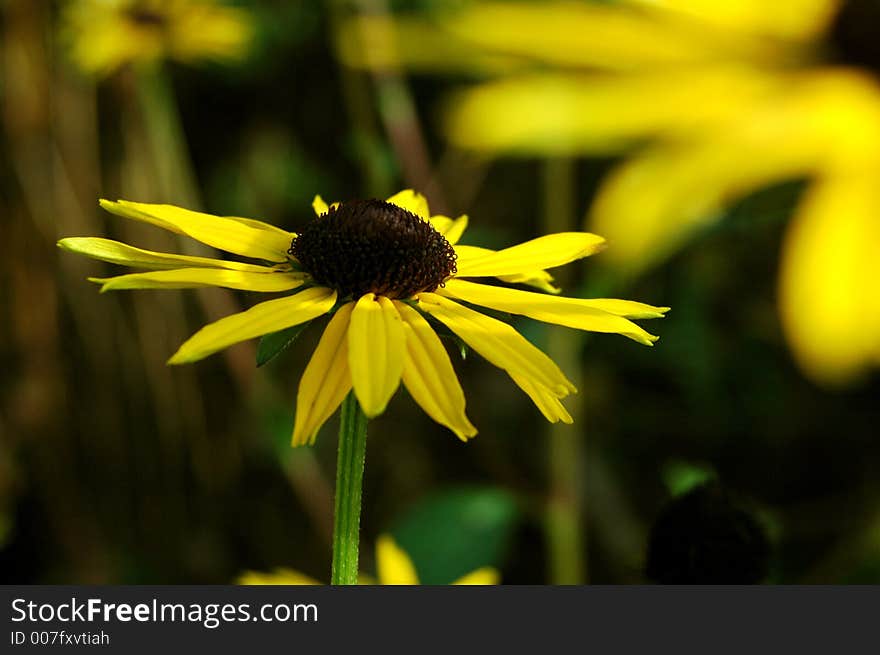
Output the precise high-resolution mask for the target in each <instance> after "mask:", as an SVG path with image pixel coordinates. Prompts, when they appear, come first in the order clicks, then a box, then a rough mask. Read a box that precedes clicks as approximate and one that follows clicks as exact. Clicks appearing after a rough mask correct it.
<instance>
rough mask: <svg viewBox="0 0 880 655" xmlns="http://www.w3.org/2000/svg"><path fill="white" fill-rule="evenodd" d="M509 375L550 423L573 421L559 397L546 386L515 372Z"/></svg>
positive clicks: (570, 422) (568, 422) (569, 422)
mask: <svg viewBox="0 0 880 655" xmlns="http://www.w3.org/2000/svg"><path fill="white" fill-rule="evenodd" d="M510 377H511V379H512V380H513V381H514V382H515V383H516V386H518V387H519V388H520V389H522V390H523V391H525V392H526V395H528V397H529V398H531V399H532V402H533V403H535V407H537V408H538V409H539V410H540V412H541V414H543V415H544V418H546V419H547V420H548V421H550V422H551V423H558V422H559V421H562V422H563V423H567V424H569V425H570V424H572V423H574V420H573V419H572V418H571V414H569V413H568V410H566V409H565V407H564V406H563V404H562V403H561V402H560V400H559V398H557V397H556V394H554V393H553V392H552V391H550V390H549V389H548V388H547V387H545V386H543V385H540V384H537V383H535V382H533V381H532V380H530V379H529V378H526V377H524V376H522V375H517V374H515V373H510Z"/></svg>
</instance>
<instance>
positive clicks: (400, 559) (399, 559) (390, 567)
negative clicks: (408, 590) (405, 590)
mask: <svg viewBox="0 0 880 655" xmlns="http://www.w3.org/2000/svg"><path fill="white" fill-rule="evenodd" d="M376 573H377V575H378V577H379V584H383V585H416V584H419V576H418V574H417V573H416V568H415V566H413V563H412V560H411V559H410V558H409V555H407V554H406V553H405V552H403V549H401V548H400V546H398V545H397V544H396V543H395V542H394V539H392V538H391V537H390V536H389V535H381V536H380V537H379V538H378V539H377V540H376Z"/></svg>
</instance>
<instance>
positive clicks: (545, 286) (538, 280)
mask: <svg viewBox="0 0 880 655" xmlns="http://www.w3.org/2000/svg"><path fill="white" fill-rule="evenodd" d="M494 252H497V251H496V250H490V249H489V248H480V247H479V246H460V245H457V246H455V254H456V256H457V257H458V261H459V262H462V263H465V262H467V261H468V260H473V259H477V258H480V257H484V256H486V255H488V254H491V253H494ZM496 277H497V278H498V279H499V280H504V281H505V282H510V283H511V284H527V285H529V286H532V287H535V288H536V289H541V290H542V291H546V292H547V293H559V292H560V291H562V290H561V289H560V288H559V287H556V286H554V285H553V276H552V275H550V273H548V272H547V271H542V270H539V269H536V270H532V271H525V272H522V273H515V274H513V275H498V276H496Z"/></svg>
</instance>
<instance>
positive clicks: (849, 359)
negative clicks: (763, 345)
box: [780, 167, 880, 385]
mask: <svg viewBox="0 0 880 655" xmlns="http://www.w3.org/2000/svg"><path fill="white" fill-rule="evenodd" d="M878 179H880V167H876V168H874V169H873V170H851V171H849V172H847V173H843V172H841V173H839V174H838V175H836V176H833V177H828V178H825V179H822V180H819V181H817V182H816V183H815V184H814V185H813V187H812V188H811V189H810V190H809V191H808V193H807V196H806V197H805V198H804V200H803V202H802V206H801V207H800V209H799V210H798V214H797V216H796V217H795V220H794V223H793V224H792V225H791V227H790V228H789V232H788V234H787V235H786V237H785V242H784V245H783V253H782V268H781V278H780V309H781V312H782V323H783V327H784V328H785V334H786V336H787V338H788V340H789V342H790V343H791V346H792V349H793V350H794V354H795V356H796V359H797V361H798V363H799V364H800V365H801V367H802V368H803V370H804V371H805V372H806V373H807V374H808V375H809V376H810V377H812V378H813V379H814V380H816V381H818V382H821V383H826V384H829V385H836V384H844V383H847V382H852V381H854V380H855V379H856V378H858V377H859V376H861V375H862V374H864V373H865V372H866V371H867V369H868V368H869V367H871V366H872V365H876V364H878V363H880V286H878V280H880V220H878V219H880V187H878V184H877V180H878Z"/></svg>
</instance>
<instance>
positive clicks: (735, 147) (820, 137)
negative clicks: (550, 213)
mask: <svg viewBox="0 0 880 655" xmlns="http://www.w3.org/2000/svg"><path fill="white" fill-rule="evenodd" d="M781 80H782V81H787V82H788V86H787V87H786V88H784V90H780V92H779V93H778V94H775V95H773V96H771V97H769V98H768V99H767V100H766V102H764V103H762V104H761V105H755V106H752V107H751V108H750V110H749V111H748V112H746V113H745V114H744V115H743V116H742V117H741V119H739V120H736V121H732V122H731V123H729V124H723V125H719V126H717V127H716V129H714V130H713V131H712V132H711V135H710V134H707V135H706V137H705V138H704V139H702V140H697V141H686V142H679V143H664V144H660V145H658V146H654V147H652V148H649V149H646V150H644V151H642V153H641V154H639V155H638V156H637V157H635V158H634V159H631V160H630V161H628V162H627V163H625V164H623V165H622V166H621V167H620V168H619V169H618V170H617V171H615V172H614V173H612V175H611V176H610V177H609V178H608V179H606V181H605V183H604V184H603V186H602V188H601V190H600V192H599V193H598V195H597V197H596V199H595V201H594V203H593V206H592V208H591V212H590V217H589V225H590V227H591V228H592V229H595V230H598V231H601V233H602V234H604V235H605V236H606V237H607V239H608V244H609V249H608V255H607V260H606V261H608V262H609V263H612V264H615V265H617V266H619V267H621V268H625V269H627V270H628V271H630V272H635V271H638V270H639V269H643V268H645V267H647V266H650V265H652V264H654V263H656V262H657V261H659V260H661V259H662V258H663V257H664V256H666V255H668V254H669V253H671V252H673V251H674V250H675V249H677V248H678V247H679V246H681V245H682V244H683V243H684V242H685V241H686V240H687V239H688V238H689V237H690V236H691V235H692V234H693V233H694V232H695V231H697V230H699V229H701V228H702V227H704V226H706V225H708V224H711V223H712V222H713V221H715V220H716V219H717V218H718V217H719V216H720V212H721V211H722V210H723V209H724V208H725V207H726V206H727V205H728V204H729V203H730V202H732V201H733V200H735V199H737V198H739V197H741V196H742V195H744V194H746V193H748V192H750V191H753V190H754V189H757V188H760V187H762V186H765V185H767V184H771V183H774V182H779V181H782V180H788V179H792V178H796V177H803V176H811V175H816V174H822V172H823V171H825V170H827V169H829V168H846V167H850V166H853V167H856V166H857V165H856V162H858V161H859V160H860V159H865V160H868V161H870V160H871V159H873V158H874V157H875V156H876V152H877V148H878V147H880V94H878V92H877V89H876V85H875V83H874V82H871V81H869V80H867V79H865V78H864V76H861V75H857V74H852V73H847V72H838V73H833V74H832V73H821V72H820V73H811V74H808V75H802V76H800V77H798V78H797V79H787V78H781ZM865 165H866V166H868V165H870V164H865Z"/></svg>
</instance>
